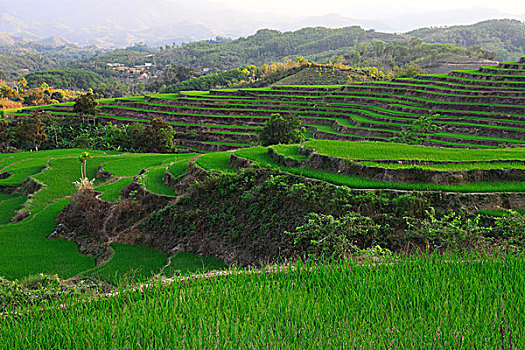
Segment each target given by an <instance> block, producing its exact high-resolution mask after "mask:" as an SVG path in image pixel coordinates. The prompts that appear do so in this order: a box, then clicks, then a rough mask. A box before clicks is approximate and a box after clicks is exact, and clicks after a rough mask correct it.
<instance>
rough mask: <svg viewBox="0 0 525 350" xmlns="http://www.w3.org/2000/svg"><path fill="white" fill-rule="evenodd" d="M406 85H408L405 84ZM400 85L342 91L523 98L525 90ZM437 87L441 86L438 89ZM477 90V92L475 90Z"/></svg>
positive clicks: (391, 84) (390, 84)
mask: <svg viewBox="0 0 525 350" xmlns="http://www.w3.org/2000/svg"><path fill="white" fill-rule="evenodd" d="M405 84H408V83H405ZM410 85H412V86H408V85H400V84H393V83H375V84H370V85H347V86H345V88H344V89H345V90H344V91H376V90H379V91H382V92H392V93H405V92H407V91H414V90H420V91H432V92H437V93H443V94H452V95H470V96H478V97H483V96H487V97H490V96H496V97H498V96H500V97H525V89H524V90H522V91H517V90H497V91H494V90H490V91H488V90H483V91H481V90H479V87H478V86H462V85H452V84H448V83H442V84H437V83H433V84H432V85H433V86H429V85H428V82H427V83H425V84H416V83H414V84H410ZM438 86H443V88H440V87H438ZM476 88H477V90H476Z"/></svg>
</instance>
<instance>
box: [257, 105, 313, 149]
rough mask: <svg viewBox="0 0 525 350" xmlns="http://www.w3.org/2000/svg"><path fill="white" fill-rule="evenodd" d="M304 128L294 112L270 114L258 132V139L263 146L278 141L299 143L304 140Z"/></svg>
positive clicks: (277, 142)
mask: <svg viewBox="0 0 525 350" xmlns="http://www.w3.org/2000/svg"><path fill="white" fill-rule="evenodd" d="M304 132H305V130H304V128H303V127H301V120H300V119H299V118H298V117H297V115H295V114H289V115H284V116H282V115H280V114H279V113H277V114H272V115H271V116H270V119H268V121H267V122H266V125H265V126H264V127H263V128H262V130H261V131H260V132H259V141H260V142H261V144H262V145H263V146H269V145H276V144H279V143H283V144H286V143H300V142H302V141H303V140H304V135H303V133H304Z"/></svg>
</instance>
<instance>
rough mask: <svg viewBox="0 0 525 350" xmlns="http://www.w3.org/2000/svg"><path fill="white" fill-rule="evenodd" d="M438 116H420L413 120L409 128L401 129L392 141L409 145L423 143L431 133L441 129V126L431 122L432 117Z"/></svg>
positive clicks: (432, 120)
mask: <svg viewBox="0 0 525 350" xmlns="http://www.w3.org/2000/svg"><path fill="white" fill-rule="evenodd" d="M438 116H439V114H436V115H435V116H427V117H420V118H418V119H416V120H414V122H413V123H412V126H411V127H410V129H407V130H402V131H401V132H400V133H399V136H397V137H395V138H394V139H393V141H394V142H400V143H407V144H411V145H422V144H424V143H425V142H427V141H428V139H429V138H430V136H431V135H432V134H435V133H437V132H439V131H441V127H440V126H438V125H436V124H434V123H433V122H434V118H435V117H438Z"/></svg>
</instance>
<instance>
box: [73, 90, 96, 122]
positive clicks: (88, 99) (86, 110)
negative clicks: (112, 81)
mask: <svg viewBox="0 0 525 350" xmlns="http://www.w3.org/2000/svg"><path fill="white" fill-rule="evenodd" d="M97 107H98V102H97V100H96V99H95V95H93V91H91V90H89V91H88V92H87V93H86V94H82V95H80V96H79V97H77V99H76V100H75V104H74V105H73V111H74V112H75V113H78V114H80V115H81V116H82V124H84V117H85V116H86V115H93V116H94V115H96V114H97V110H98V108H97Z"/></svg>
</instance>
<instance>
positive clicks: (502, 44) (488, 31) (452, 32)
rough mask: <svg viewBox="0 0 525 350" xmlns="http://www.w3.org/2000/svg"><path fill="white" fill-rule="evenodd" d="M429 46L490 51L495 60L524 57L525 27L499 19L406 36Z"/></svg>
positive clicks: (423, 29) (419, 30)
mask: <svg viewBox="0 0 525 350" xmlns="http://www.w3.org/2000/svg"><path fill="white" fill-rule="evenodd" d="M407 34H408V35H411V36H415V37H417V38H420V39H421V40H423V41H425V42H429V43H442V44H456V45H460V46H463V47H469V46H473V45H477V46H480V47H482V48H484V49H487V50H490V51H493V52H495V53H496V54H497V56H496V59H497V60H498V61H505V60H515V59H517V58H518V57H521V56H523V55H524V54H525V24H524V23H523V22H521V21H518V20H511V19H501V20H490V21H484V22H479V23H476V24H473V25H468V26H453V27H444V28H422V29H417V30H414V31H411V32H408V33H407Z"/></svg>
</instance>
